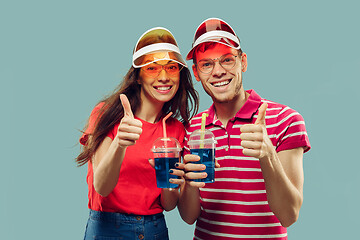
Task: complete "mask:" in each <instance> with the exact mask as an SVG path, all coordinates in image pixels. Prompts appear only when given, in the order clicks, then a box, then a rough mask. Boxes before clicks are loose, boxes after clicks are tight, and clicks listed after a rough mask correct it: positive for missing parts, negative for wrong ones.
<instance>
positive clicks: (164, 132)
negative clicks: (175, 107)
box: [162, 112, 173, 138]
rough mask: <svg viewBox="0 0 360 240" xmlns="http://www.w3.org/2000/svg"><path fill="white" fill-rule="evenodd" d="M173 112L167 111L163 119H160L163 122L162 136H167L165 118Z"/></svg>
mask: <svg viewBox="0 0 360 240" xmlns="http://www.w3.org/2000/svg"><path fill="white" fill-rule="evenodd" d="M172 114H173V113H172V112H169V113H168V115H166V116H165V117H164V118H163V120H162V123H163V135H164V138H167V135H166V124H165V122H166V119H168V118H169V117H170V116H171V115H172Z"/></svg>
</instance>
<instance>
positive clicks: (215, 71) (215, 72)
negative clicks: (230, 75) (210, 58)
mask: <svg viewBox="0 0 360 240" xmlns="http://www.w3.org/2000/svg"><path fill="white" fill-rule="evenodd" d="M212 74H213V75H214V76H218V77H220V76H222V75H224V74H226V70H225V69H224V68H223V67H222V66H221V65H220V63H219V61H215V63H214V69H213V71H212Z"/></svg>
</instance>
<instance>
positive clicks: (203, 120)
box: [200, 113, 209, 148]
mask: <svg viewBox="0 0 360 240" xmlns="http://www.w3.org/2000/svg"><path fill="white" fill-rule="evenodd" d="M207 116H209V114H207V113H203V114H202V115H201V130H200V148H204V138H205V122H206V117H207Z"/></svg>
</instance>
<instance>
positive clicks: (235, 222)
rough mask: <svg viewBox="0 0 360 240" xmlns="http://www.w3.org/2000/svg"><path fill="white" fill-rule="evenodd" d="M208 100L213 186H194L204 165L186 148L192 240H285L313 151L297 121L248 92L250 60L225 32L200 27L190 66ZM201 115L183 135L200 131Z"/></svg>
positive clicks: (218, 26) (184, 189) (182, 206)
mask: <svg viewBox="0 0 360 240" xmlns="http://www.w3.org/2000/svg"><path fill="white" fill-rule="evenodd" d="M190 59H193V62H194V65H193V67H192V68H193V71H194V76H195V78H196V80H197V81H200V82H201V83H202V86H203V88H204V90H205V91H206V93H207V94H208V95H210V96H211V98H212V100H213V105H212V106H211V107H210V108H209V109H208V110H206V111H204V112H206V113H207V114H208V117H207V118H206V125H205V126H206V129H209V130H210V131H212V133H213V134H214V135H215V138H216V140H217V145H216V152H215V155H216V161H217V163H216V165H217V168H216V171H215V182H214V183H207V184H206V185H205V183H203V182H195V181H191V180H193V179H202V178H205V177H206V173H204V172H197V171H202V170H204V169H205V165H203V164H196V161H198V160H199V159H200V158H199V157H198V156H196V155H191V154H189V148H188V145H187V143H186V144H185V155H184V163H183V164H180V166H179V168H183V169H184V170H185V179H186V180H187V181H186V183H185V184H184V185H182V186H181V195H180V199H179V203H178V208H179V212H180V215H181V217H182V219H183V220H184V221H185V222H187V223H188V224H193V223H194V222H195V221H197V222H196V230H195V237H194V239H203V240H211V239H216V240H222V239H224V240H225V239H227V240H228V239H263V238H267V239H287V230H286V228H287V227H289V226H290V225H291V224H293V223H294V222H295V221H296V220H297V218H298V216H299V211H300V207H301V205H302V200H303V181H304V176H303V164H302V161H303V153H304V152H306V151H308V150H309V149H310V143H309V140H308V136H307V133H306V129H305V124H304V120H303V118H302V116H301V115H300V114H299V113H297V112H296V111H294V110H292V109H290V108H289V107H287V106H284V105H281V104H278V103H275V102H272V101H269V100H265V99H263V98H261V97H260V96H259V95H258V94H257V93H256V92H255V91H254V90H248V91H245V90H244V88H243V85H242V80H243V78H242V73H244V72H245V71H246V69H247V56H246V54H245V53H244V52H242V50H241V48H240V40H239V38H238V37H237V35H236V33H235V31H234V30H233V29H232V28H231V26H230V25H229V24H227V23H226V22H224V21H223V20H221V19H217V18H211V19H207V20H205V21H204V22H203V23H201V24H200V26H199V27H198V28H197V30H196V33H195V38H194V43H193V47H192V49H191V51H190V52H189V54H188V56H187V60H190ZM201 115H202V113H199V114H198V115H197V116H195V117H194V118H193V119H192V120H191V122H190V124H189V125H188V127H187V136H186V138H185V140H186V141H188V140H189V135H190V134H191V133H192V132H193V131H195V130H197V129H200V127H201Z"/></svg>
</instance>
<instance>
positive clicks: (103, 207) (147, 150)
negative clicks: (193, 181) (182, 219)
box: [80, 104, 185, 215]
mask: <svg viewBox="0 0 360 240" xmlns="http://www.w3.org/2000/svg"><path fill="white" fill-rule="evenodd" d="M102 105H103V104H99V105H97V106H96V107H95V108H94V110H93V111H92V113H91V116H90V119H89V126H88V128H87V130H86V131H85V134H83V136H82V137H81V138H80V143H81V144H83V145H85V144H86V141H87V139H88V134H89V133H91V132H92V131H93V129H94V123H95V121H96V118H97V116H98V110H99V109H100V108H101V106H102ZM135 118H136V119H138V120H140V121H141V122H142V124H143V126H142V133H141V135H140V138H139V140H137V141H136V144H135V145H133V146H129V147H127V149H126V153H125V157H124V160H123V163H122V165H121V169H120V175H119V180H118V183H117V185H116V186H115V188H114V190H113V191H112V192H111V193H110V194H109V195H108V196H107V197H102V196H101V195H99V194H98V193H97V192H96V191H95V189H94V185H93V167H92V163H91V161H89V162H88V174H87V183H88V188H89V194H88V197H89V205H88V206H89V208H90V209H92V210H96V211H103V212H120V213H127V214H137V215H151V214H157V213H160V212H162V211H163V207H162V206H161V204H160V194H161V189H160V188H157V186H156V177H155V169H154V168H152V167H151V165H150V164H149V162H148V159H149V158H151V157H152V152H151V147H152V144H153V142H154V141H155V140H156V139H157V138H158V137H162V135H163V127H162V121H159V122H157V123H149V122H146V121H144V120H142V119H139V118H137V117H136V116H135ZM119 123H120V122H119ZM118 126H119V124H116V125H115V126H114V128H113V129H112V130H111V131H109V133H108V134H107V136H108V137H110V138H111V139H114V137H115V136H116V133H117V129H118ZM166 131H167V135H168V136H169V137H174V138H176V139H177V140H179V142H180V144H181V146H183V141H184V135H185V130H184V126H183V124H182V123H181V122H179V121H178V120H176V119H173V118H169V119H168V120H166Z"/></svg>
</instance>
